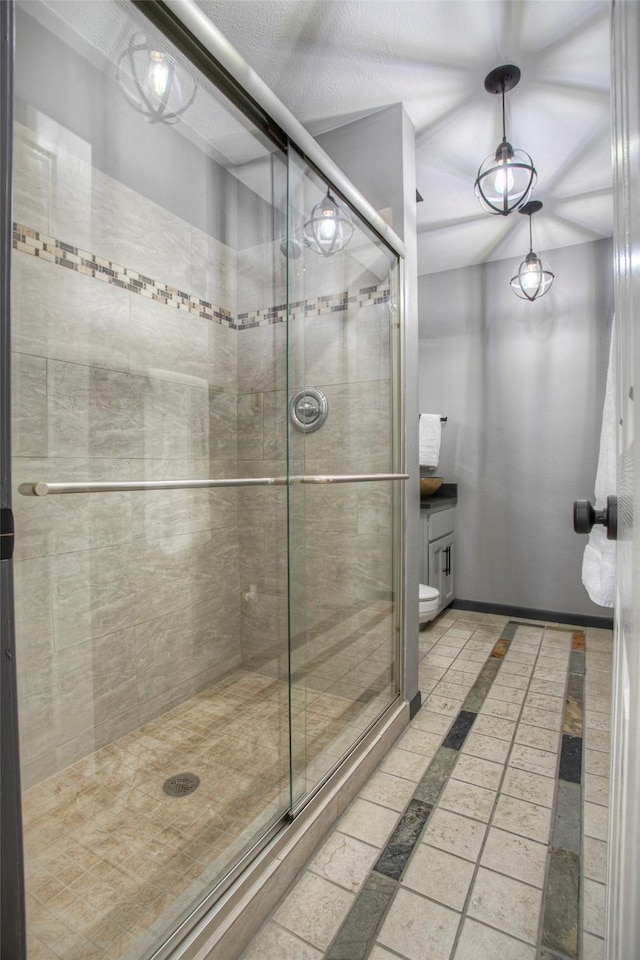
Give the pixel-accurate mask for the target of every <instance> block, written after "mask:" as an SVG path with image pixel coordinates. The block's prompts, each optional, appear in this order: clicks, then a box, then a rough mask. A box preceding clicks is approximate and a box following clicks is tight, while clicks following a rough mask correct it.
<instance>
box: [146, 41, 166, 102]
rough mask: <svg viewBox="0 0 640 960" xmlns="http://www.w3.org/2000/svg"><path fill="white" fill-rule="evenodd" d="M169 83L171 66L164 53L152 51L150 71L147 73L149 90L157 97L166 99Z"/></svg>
mask: <svg viewBox="0 0 640 960" xmlns="http://www.w3.org/2000/svg"><path fill="white" fill-rule="evenodd" d="M168 83H169V64H168V63H167V60H166V57H165V55H164V53H160V51H159V50H152V51H151V52H150V54H149V70H148V71H147V84H148V89H149V90H151V92H152V93H154V94H155V95H156V97H160V98H162V97H164V96H166V93H167V86H168Z"/></svg>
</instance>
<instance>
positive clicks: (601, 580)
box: [582, 317, 616, 607]
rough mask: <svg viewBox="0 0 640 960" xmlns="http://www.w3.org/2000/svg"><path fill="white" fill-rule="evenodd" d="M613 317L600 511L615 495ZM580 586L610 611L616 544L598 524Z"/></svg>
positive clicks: (600, 470)
mask: <svg viewBox="0 0 640 960" xmlns="http://www.w3.org/2000/svg"><path fill="white" fill-rule="evenodd" d="M614 327H615V317H614V319H613V323H612V325H611V345H610V347H609V368H608V370H607V386H606V389H605V395H604V408H603V411H602V429H601V431H600V452H599V454H598V469H597V472H596V486H595V500H596V503H595V506H596V509H597V510H602V509H604V507H605V506H606V504H607V497H608V496H611V494H615V492H616V411H615V396H616V369H615V367H616V361H615V334H614ZM582 582H583V584H584V585H585V587H586V589H587V593H588V594H589V596H590V597H591V599H592V600H593V602H594V603H597V604H599V605H600V606H601V607H612V606H613V601H614V598H615V590H616V544H615V541H614V540H607V533H606V530H605V528H604V526H603V525H602V524H597V525H595V526H594V527H593V529H592V530H591V533H590V534H589V542H588V543H587V545H586V547H585V550H584V557H583V559H582Z"/></svg>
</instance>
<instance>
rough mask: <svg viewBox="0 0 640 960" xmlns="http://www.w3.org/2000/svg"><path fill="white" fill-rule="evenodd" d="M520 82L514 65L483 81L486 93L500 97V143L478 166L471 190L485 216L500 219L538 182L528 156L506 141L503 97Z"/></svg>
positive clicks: (519, 202)
mask: <svg viewBox="0 0 640 960" xmlns="http://www.w3.org/2000/svg"><path fill="white" fill-rule="evenodd" d="M519 82H520V69H519V68H518V67H516V66H514V65H513V64H505V65H504V66H502V67H496V68H495V70H492V71H491V73H489V74H487V76H486V77H485V81H484V88H485V90H486V91H487V93H494V94H498V93H499V94H501V95H502V143H500V144H499V146H498V148H497V150H496V152H495V153H492V154H491V155H490V156H488V157H487V159H486V160H485V161H484V162H483V163H482V164H481V166H480V169H479V170H478V176H477V177H476V182H475V185H474V190H475V194H476V196H477V198H478V200H479V201H480V203H481V204H482V206H483V207H484V209H485V210H486V211H487V212H488V213H498V214H501V215H502V216H503V217H507V216H508V215H509V214H510V213H513V211H514V210H518V209H519V208H520V207H521V206H522V205H523V204H525V203H526V202H527V200H528V199H529V197H530V195H531V191H532V190H533V188H534V186H535V183H536V180H537V179H538V175H537V173H536V168H535V167H534V165H533V160H532V159H531V157H530V156H529V154H528V153H526V152H525V151H524V150H516V149H514V147H512V146H511V144H510V143H509V141H508V140H507V134H506V128H505V114H504V95H505V93H507V92H508V91H509V90H513V88H514V87H515V86H517V85H518V83H519Z"/></svg>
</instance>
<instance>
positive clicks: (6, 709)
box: [0, 0, 407, 960]
mask: <svg viewBox="0 0 640 960" xmlns="http://www.w3.org/2000/svg"><path fill="white" fill-rule="evenodd" d="M131 2H132V3H133V5H134V6H136V7H138V8H139V9H140V10H141V11H142V12H143V13H144V15H145V17H146V18H147V19H149V20H150V21H151V22H152V23H154V25H155V26H156V27H158V28H159V29H160V30H161V31H162V32H163V33H164V34H165V35H166V36H167V37H168V38H169V39H170V40H171V41H172V42H173V43H175V44H176V45H177V46H178V47H180V48H181V49H182V51H183V52H184V53H185V54H186V56H187V57H188V58H189V59H190V60H191V61H192V62H193V63H194V64H195V65H196V66H197V67H198V68H199V69H200V70H201V71H202V72H203V73H204V74H205V75H206V76H207V77H208V78H209V79H210V80H212V81H213V82H214V83H215V84H216V86H217V87H218V88H219V89H220V90H221V91H222V92H223V93H224V94H225V95H226V96H227V97H228V98H229V99H230V100H231V102H232V103H233V104H234V105H235V106H236V107H238V108H239V109H240V110H241V111H242V112H243V113H244V114H245V115H246V116H247V117H248V118H249V119H250V120H251V121H252V122H253V123H254V124H255V125H256V126H257V127H258V128H259V129H260V130H261V131H262V132H263V133H265V134H266V135H267V136H268V137H269V138H270V139H271V140H272V141H273V142H275V144H276V145H277V146H278V147H279V148H280V149H281V150H282V151H283V152H284V153H285V154H287V155H288V153H289V146H292V147H294V148H295V150H296V151H297V152H298V153H299V154H300V155H301V156H302V157H303V158H304V159H305V161H306V162H307V163H308V164H309V166H310V167H311V168H313V169H314V170H315V171H316V172H317V173H319V174H320V176H322V177H323V178H324V179H326V180H327V181H328V182H330V183H331V186H332V187H333V188H334V189H335V191H336V192H337V193H338V194H339V195H340V196H341V197H342V198H343V199H344V200H346V201H347V202H348V203H349V204H350V205H351V206H352V208H353V209H355V210H356V211H357V213H358V214H359V215H360V216H362V218H363V220H364V221H365V223H366V224H367V226H368V227H369V228H371V229H372V230H373V232H374V234H376V235H377V236H378V238H379V239H380V240H381V241H382V242H383V243H384V244H385V245H386V246H387V247H388V248H390V249H391V250H392V251H393V252H394V253H395V254H396V255H397V258H398V259H397V267H396V270H397V285H398V291H397V293H398V298H397V311H396V316H395V317H394V318H392V319H393V323H392V324H391V327H392V351H391V363H392V418H393V427H394V429H393V431H392V451H391V453H392V463H393V469H394V470H396V471H398V473H396V474H394V476H395V477H396V478H397V479H396V480H395V481H394V496H393V508H392V509H393V538H392V544H391V549H392V551H393V555H394V574H393V595H394V611H395V613H394V617H393V623H392V631H393V640H394V642H395V650H396V670H397V687H398V695H397V696H396V697H395V698H394V699H393V700H391V701H390V703H389V704H388V706H387V708H386V709H385V710H384V711H383V713H382V714H381V716H379V717H378V718H377V719H376V720H375V721H373V723H372V725H371V726H370V727H369V728H368V729H367V730H366V731H365V732H364V733H363V734H362V736H361V737H360V738H358V739H357V740H356V741H355V742H354V743H353V744H352V745H351V746H350V748H349V749H348V750H347V751H346V752H345V754H344V755H343V756H342V757H341V758H340V760H339V761H338V762H337V763H336V765H335V766H334V767H333V768H332V769H331V770H330V771H328V773H327V774H326V776H325V777H323V778H322V780H321V781H320V782H319V783H318V784H316V786H315V787H314V789H313V791H312V792H311V793H309V794H308V795H306V796H305V797H303V798H302V799H301V801H300V802H299V803H298V804H297V805H296V806H295V809H293V810H291V809H290V810H289V812H288V813H286V814H285V815H284V816H283V817H282V818H280V819H279V820H278V821H277V822H276V823H274V824H273V825H272V826H271V828H270V829H269V830H268V831H266V832H265V834H263V835H262V836H261V837H259V838H258V839H257V840H256V842H255V843H254V844H253V846H252V847H251V849H250V850H248V851H247V852H246V853H245V855H244V856H243V857H242V858H241V859H240V860H239V861H238V862H237V863H236V865H235V866H234V867H233V868H232V869H231V870H230V871H229V873H227V874H226V875H225V877H224V878H223V879H222V880H221V881H220V883H219V884H217V885H216V887H215V888H214V889H213V890H211V891H210V892H209V894H208V895H207V896H206V897H205V898H204V900H203V901H202V902H200V903H199V904H197V905H196V906H195V907H194V908H193V909H192V910H191V911H190V913H189V915H188V917H185V919H184V921H183V922H182V923H181V924H180V926H179V927H178V928H177V929H176V930H174V932H173V933H172V934H171V935H170V936H169V937H168V938H167V940H166V941H165V943H164V944H163V945H162V946H160V947H159V948H158V949H157V950H156V951H155V952H154V954H153V957H154V960H161V958H164V957H168V956H170V955H176V956H177V955H180V956H182V955H183V954H184V955H185V956H187V955H189V956H191V955H192V951H193V948H194V937H195V939H196V940H197V935H196V934H195V931H194V928H195V925H196V924H198V923H199V922H200V923H206V920H207V917H206V914H207V913H209V911H210V910H211V908H212V906H213V904H214V903H216V901H218V900H219V898H220V896H221V894H223V893H224V892H225V891H226V890H228V888H229V887H230V886H231V884H232V883H233V882H234V881H235V880H237V879H238V877H239V876H240V874H241V873H242V872H243V871H244V870H245V869H246V867H247V865H248V863H249V862H251V861H252V860H254V859H255V858H256V856H257V855H258V854H259V853H260V851H261V850H264V848H265V847H266V846H267V844H268V843H269V841H271V840H273V839H274V837H276V836H277V834H278V833H279V831H280V830H281V829H282V827H283V825H284V824H285V823H286V822H287V821H288V820H292V819H294V818H295V817H298V816H299V815H300V814H301V813H302V812H303V811H304V810H305V808H306V807H307V804H308V803H309V801H310V800H311V799H313V798H315V797H317V795H318V794H319V792H320V791H321V790H322V788H323V786H324V785H325V784H326V783H327V781H329V780H330V779H331V778H332V777H333V775H334V774H335V772H336V769H337V768H339V767H340V766H341V765H342V764H343V763H344V762H345V760H346V759H347V758H353V757H354V755H357V752H358V750H359V749H364V748H365V746H366V743H367V740H368V737H369V735H370V733H371V731H372V729H373V730H375V728H376V727H377V726H378V725H379V724H380V723H381V721H382V720H383V718H384V717H386V716H388V715H390V713H391V711H392V710H393V708H394V707H397V704H398V701H399V700H400V701H402V699H403V698H404V645H403V643H402V638H403V624H404V549H403V537H404V502H405V496H404V490H403V489H402V487H401V486H400V485H399V484H398V482H397V480H398V479H400V478H402V479H407V477H406V474H402V473H400V472H399V471H400V470H402V469H403V468H404V462H405V451H404V431H403V428H402V424H403V409H404V392H405V384H404V324H403V317H404V286H405V262H404V258H405V255H406V249H405V245H404V243H403V241H402V240H400V238H399V237H398V236H397V235H396V234H395V232H394V231H393V230H392V229H391V228H390V227H389V226H388V224H387V223H386V222H385V221H384V220H383V219H382V218H381V217H380V215H379V214H378V213H377V212H376V211H375V210H374V208H373V207H372V206H371V205H370V204H369V203H368V201H367V200H366V199H365V198H364V197H363V196H362V194H360V192H359V191H358V190H357V189H356V188H355V187H354V186H353V184H351V182H350V181H349V180H348V179H347V178H346V177H345V176H344V175H343V174H342V172H341V171H340V169H339V168H338V167H337V165H336V164H335V163H334V162H333V161H332V160H331V159H330V158H329V157H328V155H327V154H326V153H325V152H324V150H323V149H322V148H321V147H320V146H319V145H318V144H317V143H316V141H315V140H314V139H313V138H312V137H311V136H310V135H309V134H308V133H307V131H306V130H305V129H304V128H303V127H302V125H301V124H300V123H299V122H298V121H297V120H296V119H295V118H294V117H293V116H292V114H290V113H289V111H288V110H287V109H286V108H285V107H284V106H283V104H282V103H281V102H280V101H279V100H278V99H277V98H276V97H275V95H274V94H273V93H272V92H271V91H270V90H269V88H268V87H267V86H266V85H265V84H264V83H263V82H262V81H261V80H260V78H259V77H257V75H256V74H255V73H253V71H252V70H251V68H250V67H249V66H248V64H246V63H245V62H244V61H243V60H242V58H240V57H239V55H238V54H237V52H236V51H235V50H234V49H233V47H231V45H230V44H229V43H228V41H227V40H226V39H225V38H224V37H223V35H222V34H221V33H219V31H218V30H217V28H216V27H215V26H214V25H213V24H212V23H211V21H209V20H208V19H207V18H206V17H205V15H204V14H203V13H202V11H201V10H200V9H199V8H198V7H197V6H196V4H195V2H193V0H131ZM13 24H14V0H4V2H2V0H0V29H1V37H0V44H1V47H0V63H1V68H0V71H1V72H0V107H1V108H2V121H1V127H0V184H1V186H0V190H1V191H2V192H1V194H0V197H1V202H2V210H1V211H0V223H1V235H0V274H1V275H0V416H1V421H0V507H2V516H3V521H4V519H5V517H6V518H8V519H9V520H10V519H11V518H12V515H11V505H12V491H11V432H10V409H11V407H10V401H11V381H10V357H11V351H10V346H11V327H10V283H11V256H12V239H13V222H12V207H11V191H12V143H13V132H12V125H13V67H14V42H13ZM283 479H284V478H283ZM292 479H293V480H297V481H302V482H317V481H318V478H314V477H308V478H307V477H304V478H303V477H296V478H291V477H289V476H287V478H286V483H287V485H289V484H290V483H291V480H292ZM329 479H330V478H328V477H323V478H322V480H323V481H325V482H326V481H327V480H329ZM331 479H333V480H334V482H345V481H347V480H348V481H349V482H356V483H357V482H361V481H363V480H365V479H368V480H372V479H373V476H371V477H366V478H365V477H364V476H360V477H358V476H354V477H349V478H346V477H345V478H342V477H341V478H338V477H336V478H331ZM379 479H391V477H390V476H389V475H385V476H384V477H383V476H382V475H379ZM52 492H54V491H52ZM6 532H7V533H10V531H9V528H6ZM2 533H3V537H2V539H3V541H5V540H8V541H10V546H11V548H12V545H13V536H12V533H10V535H9V536H5V535H4V534H5V527H4V525H3V528H2ZM11 552H12V551H10V550H7V554H8V556H7V559H6V560H2V561H0V638H1V644H2V652H1V656H0V869H1V872H0V955H1V956H3V957H4V956H7V957H11V958H12V960H26V923H25V897H24V859H23V852H22V811H21V789H20V767H19V737H18V723H17V679H16V669H15V655H14V653H15V624H14V615H13V570H12V566H13V565H12V560H11V556H10V553H11ZM3 556H4V554H3ZM190 934H191V936H190Z"/></svg>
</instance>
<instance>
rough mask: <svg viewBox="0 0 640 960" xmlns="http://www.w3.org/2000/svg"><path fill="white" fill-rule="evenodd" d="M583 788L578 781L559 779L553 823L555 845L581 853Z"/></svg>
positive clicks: (570, 851) (561, 848)
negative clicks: (570, 781) (568, 781)
mask: <svg viewBox="0 0 640 960" xmlns="http://www.w3.org/2000/svg"><path fill="white" fill-rule="evenodd" d="M581 803H582V790H581V789H580V784H578V783H567V781H566V780H558V792H557V796H556V816H555V820H554V824H553V834H552V837H553V840H552V842H553V846H554V847H557V848H558V849H560V850H568V851H569V853H575V854H576V855H578V856H579V855H580V820H581Z"/></svg>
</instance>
